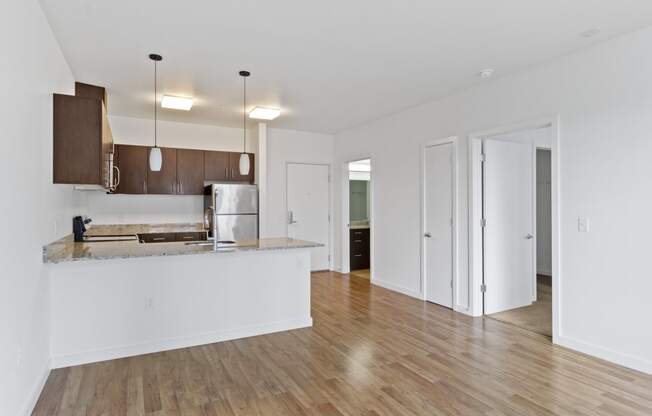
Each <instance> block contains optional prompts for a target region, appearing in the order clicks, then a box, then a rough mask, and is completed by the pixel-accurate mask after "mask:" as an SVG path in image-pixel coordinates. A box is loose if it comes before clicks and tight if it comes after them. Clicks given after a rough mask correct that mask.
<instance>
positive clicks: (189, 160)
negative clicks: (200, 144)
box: [177, 149, 204, 195]
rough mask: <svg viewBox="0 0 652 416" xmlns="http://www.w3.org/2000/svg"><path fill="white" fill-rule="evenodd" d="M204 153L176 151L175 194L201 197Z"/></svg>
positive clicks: (188, 150)
mask: <svg viewBox="0 0 652 416" xmlns="http://www.w3.org/2000/svg"><path fill="white" fill-rule="evenodd" d="M203 193H204V152H203V151H202V150H190V149H177V194H179V195H203Z"/></svg>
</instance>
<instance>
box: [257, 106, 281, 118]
mask: <svg viewBox="0 0 652 416" xmlns="http://www.w3.org/2000/svg"><path fill="white" fill-rule="evenodd" d="M280 115H281V109H280V108H269V107H254V109H253V110H251V111H250V112H249V118H255V119H258V120H274V119H275V118H276V117H278V116H280Z"/></svg>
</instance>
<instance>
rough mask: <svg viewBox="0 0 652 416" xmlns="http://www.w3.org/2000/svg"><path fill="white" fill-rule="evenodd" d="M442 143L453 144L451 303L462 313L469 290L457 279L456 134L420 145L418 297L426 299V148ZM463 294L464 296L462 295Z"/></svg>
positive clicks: (466, 285) (465, 310)
mask: <svg viewBox="0 0 652 416" xmlns="http://www.w3.org/2000/svg"><path fill="white" fill-rule="evenodd" d="M444 144H451V145H452V146H453V148H452V163H451V170H452V172H451V177H452V185H451V190H452V192H451V198H452V201H451V204H452V211H451V212H452V224H451V230H452V263H453V264H452V266H453V267H452V274H453V276H452V281H453V288H452V289H453V299H452V305H453V310H455V311H458V312H462V313H466V314H468V313H469V304H468V299H469V297H468V293H465V292H464V291H466V292H468V290H469V285H468V284H463V282H460V281H459V272H458V271H459V265H458V257H459V250H458V247H457V243H458V241H459V236H458V233H459V229H458V224H459V221H458V206H459V202H458V195H459V190H458V182H459V180H458V178H459V173H458V160H457V156H458V138H457V136H451V137H447V138H444V139H435V140H430V141H427V142H425V143H423V144H422V145H421V157H420V161H421V175H420V177H421V233H420V235H419V241H420V244H421V278H420V289H419V292H420V297H421V298H422V299H423V300H427V290H426V286H427V279H426V276H427V262H426V244H425V241H424V238H425V237H424V236H425V233H426V232H427V231H428V230H426V213H427V211H426V210H427V206H426V192H427V190H426V149H427V148H429V147H432V146H440V145H444ZM462 295H464V296H462ZM464 297H466V299H467V300H466V301H464V300H462V299H463V298H464Z"/></svg>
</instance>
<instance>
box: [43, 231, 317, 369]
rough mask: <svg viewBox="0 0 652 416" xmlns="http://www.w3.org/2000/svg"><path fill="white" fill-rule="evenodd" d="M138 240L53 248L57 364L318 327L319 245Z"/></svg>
mask: <svg viewBox="0 0 652 416" xmlns="http://www.w3.org/2000/svg"><path fill="white" fill-rule="evenodd" d="M315 246H318V244H315V243H310V242H306V241H299V240H292V239H285V238H282V239H265V240H255V241H251V242H246V243H240V244H237V245H236V246H235V247H229V248H219V249H215V248H214V247H213V246H211V245H187V244H184V243H161V244H142V243H139V242H138V241H121V242H102V243H98V242H93V243H74V242H73V241H72V238H71V237H68V238H67V239H63V240H60V241H58V242H55V243H52V244H50V245H49V246H46V247H45V251H44V262H45V263H47V264H48V267H47V268H46V269H47V273H48V279H49V285H50V291H51V298H50V301H51V304H50V309H51V314H50V316H51V320H52V322H51V354H52V365H53V367H55V368H58V367H66V366H71V365H77V364H83V363H89V362H95V361H102V360H108V359H112V358H118V357H126V356H132V355H138V354H145V353H151V352H156V351H163V350H169V349H175V348H182V347H189V346H194V345H202V344H208V343H213V342H218V341H225V340H230V339H236V338H242V337H248V336H253V335H260V334H265V333H271V332H276V331H283V330H289V329H295V328H301V327H307V326H311V325H312V318H311V316H310V251H309V250H310V248H311V247H315Z"/></svg>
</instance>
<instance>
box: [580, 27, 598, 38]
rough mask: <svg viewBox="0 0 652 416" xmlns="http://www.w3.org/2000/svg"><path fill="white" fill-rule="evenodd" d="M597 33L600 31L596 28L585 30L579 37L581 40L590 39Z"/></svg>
mask: <svg viewBox="0 0 652 416" xmlns="http://www.w3.org/2000/svg"><path fill="white" fill-rule="evenodd" d="M598 33H600V29H598V28H597V27H594V28H592V29H589V30H585V31H584V32H582V33H580V36H581V37H583V38H592V37H593V36H595V35H597V34H598Z"/></svg>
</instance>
